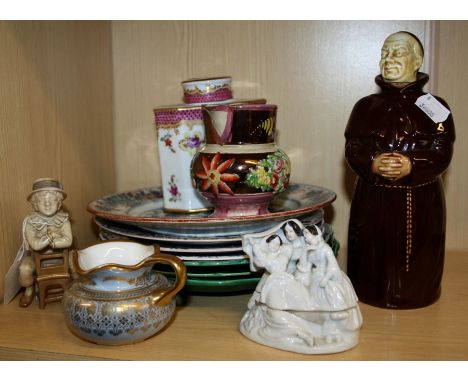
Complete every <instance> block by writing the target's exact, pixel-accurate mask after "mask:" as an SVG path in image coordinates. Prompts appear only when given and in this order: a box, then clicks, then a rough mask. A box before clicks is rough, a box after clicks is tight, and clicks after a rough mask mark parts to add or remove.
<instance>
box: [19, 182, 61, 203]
mask: <svg viewBox="0 0 468 382" xmlns="http://www.w3.org/2000/svg"><path fill="white" fill-rule="evenodd" d="M39 191H58V192H60V193H62V195H63V198H64V199H65V198H66V197H67V194H66V193H65V191H63V185H62V183H60V182H59V181H58V180H57V179H53V178H40V179H37V180H35V181H34V183H33V186H32V191H31V193H30V194H29V195H28V197H27V200H28V201H30V200H31V197H32V196H33V195H34V194H35V193H36V192H39Z"/></svg>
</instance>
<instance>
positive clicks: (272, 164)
mask: <svg viewBox="0 0 468 382" xmlns="http://www.w3.org/2000/svg"><path fill="white" fill-rule="evenodd" d="M290 173H291V165H290V163H289V159H288V157H287V156H286V154H285V153H283V152H282V151H280V150H278V151H276V152H275V153H273V154H270V155H268V156H267V157H266V158H265V159H262V160H260V161H258V163H257V166H256V167H255V168H251V169H250V172H249V173H248V174H247V176H246V178H245V183H246V184H247V185H248V186H249V187H252V188H256V189H260V190H262V191H271V192H275V193H277V192H281V191H284V190H285V189H286V187H287V186H288V184H289V175H290Z"/></svg>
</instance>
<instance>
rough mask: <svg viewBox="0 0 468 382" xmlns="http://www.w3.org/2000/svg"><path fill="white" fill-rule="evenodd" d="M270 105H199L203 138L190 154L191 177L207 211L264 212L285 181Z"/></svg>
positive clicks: (273, 108) (286, 161)
mask: <svg viewBox="0 0 468 382" xmlns="http://www.w3.org/2000/svg"><path fill="white" fill-rule="evenodd" d="M276 110H277V106H276V105H268V104H243V103H235V104H230V105H216V106H204V107H202V111H203V122H204V125H205V133H206V142H207V144H206V145H205V146H204V147H203V148H202V149H200V150H199V151H198V152H197V154H196V155H195V156H194V158H193V160H192V165H191V171H192V180H193V182H194V184H195V185H196V187H197V189H198V190H199V191H200V192H201V194H202V195H203V196H204V197H205V198H207V199H208V200H209V201H210V202H211V203H212V204H213V205H214V206H215V211H214V212H213V214H212V215H211V216H212V217H220V218H223V217H232V216H248V215H260V214H266V213H268V204H269V203H270V201H271V199H272V198H273V196H274V194H276V193H279V192H282V191H284V190H285V189H286V187H287V186H288V184H289V177H290V172H291V165H290V161H289V158H288V156H287V155H286V153H285V152H284V151H282V150H280V149H279V148H278V146H277V145H276V144H275V126H276Z"/></svg>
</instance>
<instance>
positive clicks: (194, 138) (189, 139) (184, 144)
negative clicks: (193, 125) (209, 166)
mask: <svg viewBox="0 0 468 382" xmlns="http://www.w3.org/2000/svg"><path fill="white" fill-rule="evenodd" d="M202 143H203V139H202V134H201V132H200V131H195V132H194V133H193V135H190V133H185V135H184V138H183V139H181V140H180V142H179V147H180V148H181V149H182V150H184V151H187V152H188V153H189V154H190V155H192V156H193V155H195V152H196V151H197V149H198V148H199V147H200V146H201V144H202Z"/></svg>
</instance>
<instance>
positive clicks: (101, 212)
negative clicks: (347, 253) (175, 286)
mask: <svg viewBox="0 0 468 382" xmlns="http://www.w3.org/2000/svg"><path fill="white" fill-rule="evenodd" d="M335 198H336V195H335V193H334V192H332V191H330V190H327V189H325V188H322V187H317V186H312V185H306V184H291V185H290V186H289V187H288V189H287V190H286V191H285V192H283V193H281V194H279V195H277V196H276V197H275V198H274V199H273V201H272V203H271V204H270V211H271V212H270V213H269V214H266V215H256V216H239V217H230V218H224V219H219V218H211V217H209V212H204V213H196V214H175V213H167V212H164V210H163V199H162V191H161V189H160V188H142V189H139V190H135V191H130V192H125V193H117V194H112V195H108V196H105V197H103V198H100V199H98V200H95V201H93V202H91V203H90V204H89V205H88V211H89V212H91V213H92V214H93V215H94V216H95V222H96V224H97V225H98V227H99V231H100V237H101V239H103V240H110V239H122V238H124V239H129V240H133V241H139V242H143V243H146V244H158V245H159V246H160V250H161V252H164V253H168V254H172V255H175V256H177V257H179V258H180V259H182V260H183V261H184V263H185V265H186V267H187V275H188V277H187V284H186V288H185V289H186V290H187V291H189V292H194V293H226V292H244V291H251V290H252V289H253V288H255V286H256V284H257V283H258V281H259V280H260V277H261V274H259V273H254V272H251V271H250V266H249V259H248V257H247V255H246V254H245V253H244V252H243V251H242V243H241V236H242V235H243V234H246V233H253V232H262V231H265V230H268V229H269V228H271V227H273V226H274V225H276V224H278V223H280V222H282V221H285V220H287V219H292V218H295V219H299V220H301V221H302V222H303V223H304V225H305V226H308V225H311V224H318V225H320V226H321V227H322V229H323V230H324V233H325V239H326V240H327V239H328V241H329V242H331V241H334V238H333V232H332V231H331V227H330V226H328V225H324V223H323V208H324V207H326V206H327V205H329V204H331V203H332V202H333V201H334V200H335ZM334 242H335V243H336V241H334ZM159 271H161V272H164V273H167V274H168V275H169V276H170V275H171V271H170V269H165V268H164V267H162V268H160V269H159Z"/></svg>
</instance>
